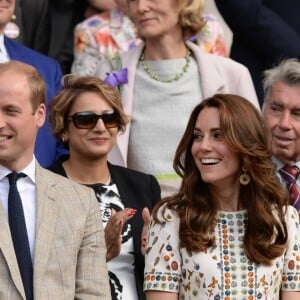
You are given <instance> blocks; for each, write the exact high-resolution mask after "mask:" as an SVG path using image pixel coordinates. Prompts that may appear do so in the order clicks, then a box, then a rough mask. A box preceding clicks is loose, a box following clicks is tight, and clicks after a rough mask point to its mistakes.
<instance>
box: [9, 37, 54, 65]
mask: <svg viewBox="0 0 300 300" xmlns="http://www.w3.org/2000/svg"><path fill="white" fill-rule="evenodd" d="M5 46H6V48H7V51H8V53H9V56H10V57H11V59H15V60H19V61H23V62H24V63H28V64H33V65H34V66H35V67H37V66H36V65H35V64H37V65H46V66H53V67H55V68H56V67H57V66H58V65H59V63H58V61H56V60H55V59H53V58H51V57H48V56H46V55H44V54H42V53H40V52H38V51H36V50H33V49H31V48H29V47H27V46H25V45H22V44H20V43H17V42H15V41H14V40H12V39H9V38H7V37H5Z"/></svg>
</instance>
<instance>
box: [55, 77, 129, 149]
mask: <svg viewBox="0 0 300 300" xmlns="http://www.w3.org/2000/svg"><path fill="white" fill-rule="evenodd" d="M85 92H94V93H97V94H99V95H100V96H101V97H103V98H104V99H105V100H106V101H107V102H108V103H109V104H110V105H111V106H112V107H113V109H114V110H115V111H116V112H117V113H118V115H119V116H120V120H119V127H118V130H119V131H121V132H124V131H125V127H126V124H127V122H128V117H127V116H126V115H125V113H124V111H123V108H122V103H121V98H120V94H119V92H118V91H117V90H116V89H115V88H114V87H112V86H111V85H109V84H107V83H105V82H104V81H102V80H101V79H99V78H98V77H94V76H76V75H66V76H65V77H64V79H63V89H62V90H61V92H60V93H58V94H57V95H56V96H54V97H53V99H52V101H51V104H50V124H51V126H52V131H53V134H54V135H55V137H56V138H58V139H61V136H62V134H63V133H64V132H65V130H66V129H67V128H66V127H67V123H66V122H65V118H66V116H68V115H69V112H70V110H71V108H72V106H73V104H74V101H75V100H76V99H77V98H78V97H79V96H80V95H81V94H82V93H85ZM66 146H67V145H66Z"/></svg>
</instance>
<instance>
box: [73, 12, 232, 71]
mask: <svg viewBox="0 0 300 300" xmlns="http://www.w3.org/2000/svg"><path fill="white" fill-rule="evenodd" d="M203 18H204V20H205V22H206V24H205V26H204V27H203V28H202V30H201V32H200V33H199V34H197V35H195V36H194V37H192V38H191V40H193V42H195V43H196V44H198V45H199V47H200V48H201V49H202V50H203V51H205V52H207V53H213V54H218V55H221V56H228V53H227V50H226V45H225V42H224V32H223V28H222V26H221V24H220V22H219V21H218V20H217V18H216V17H215V16H213V15H209V14H207V15H204V17H203ZM74 41H75V42H74V43H75V46H74V61H73V64H72V73H76V74H79V75H94V72H95V70H96V68H97V66H98V63H99V62H100V60H101V58H103V57H106V58H107V59H108V60H111V59H112V58H113V57H115V56H116V55H118V54H119V53H120V52H124V51H128V50H130V49H131V48H133V47H135V46H137V45H139V44H140V43H141V42H142V41H141V39H139V38H138V36H137V32H136V29H135V26H134V25H133V23H132V21H131V20H130V19H129V17H127V16H126V15H124V14H123V13H122V12H121V11H120V10H118V9H113V10H111V11H110V12H104V13H100V14H96V15H94V16H91V17H90V18H88V19H86V20H84V21H83V22H81V23H79V24H78V25H77V26H76V28H75V31H74Z"/></svg>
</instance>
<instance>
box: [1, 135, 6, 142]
mask: <svg viewBox="0 0 300 300" xmlns="http://www.w3.org/2000/svg"><path fill="white" fill-rule="evenodd" d="M4 140H8V137H7V136H3V135H2V136H0V141H4Z"/></svg>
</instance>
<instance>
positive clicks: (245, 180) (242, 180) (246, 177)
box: [240, 167, 251, 185]
mask: <svg viewBox="0 0 300 300" xmlns="http://www.w3.org/2000/svg"><path fill="white" fill-rule="evenodd" d="M250 180H251V179H250V176H249V175H248V174H247V173H246V170H245V168H244V167H243V174H241V176H240V184H242V185H247V184H249V182H250Z"/></svg>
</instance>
